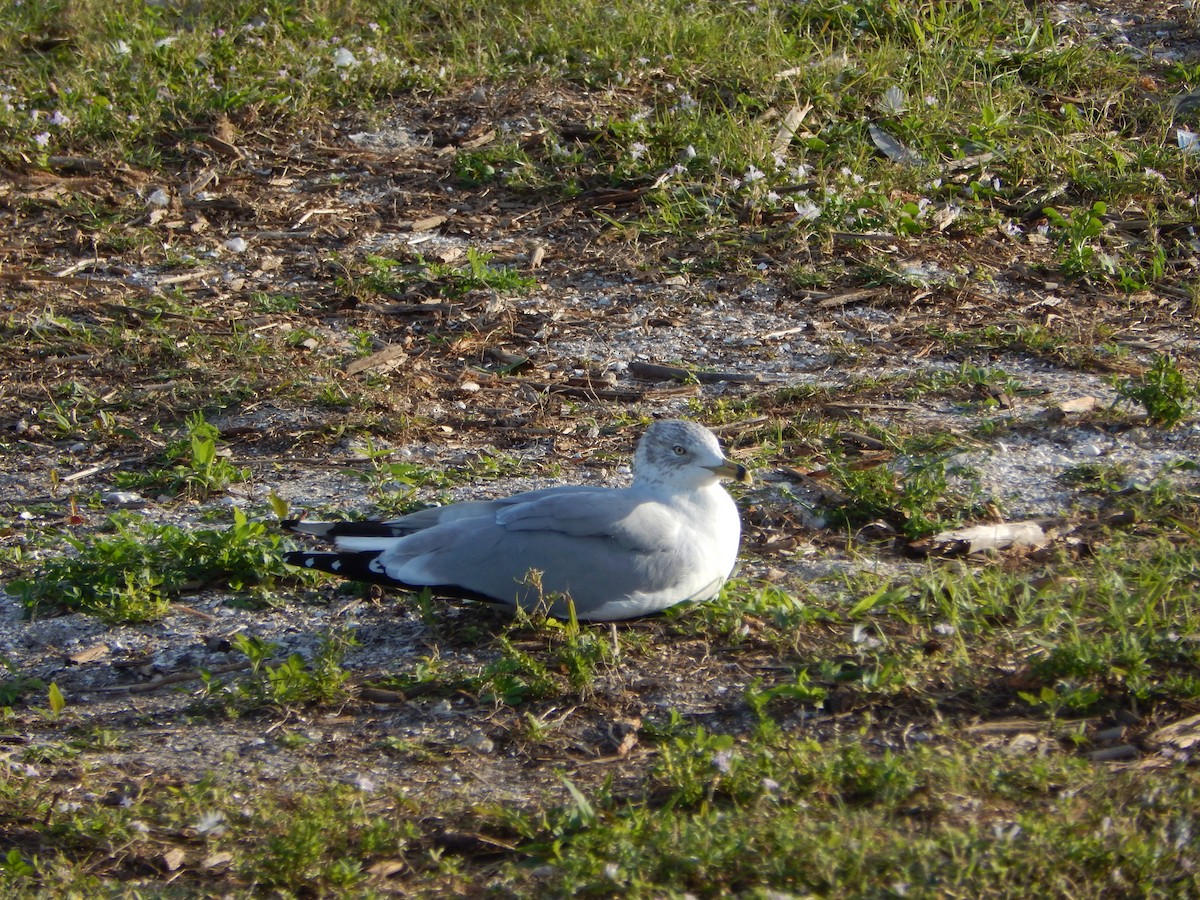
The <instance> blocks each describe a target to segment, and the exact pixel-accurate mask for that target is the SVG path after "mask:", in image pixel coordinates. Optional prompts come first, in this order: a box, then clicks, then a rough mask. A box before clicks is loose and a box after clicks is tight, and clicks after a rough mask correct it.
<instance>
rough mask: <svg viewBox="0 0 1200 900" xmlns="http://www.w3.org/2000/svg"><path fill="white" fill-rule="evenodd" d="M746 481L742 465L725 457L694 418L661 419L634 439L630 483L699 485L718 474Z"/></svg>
mask: <svg viewBox="0 0 1200 900" xmlns="http://www.w3.org/2000/svg"><path fill="white" fill-rule="evenodd" d="M721 477H725V478H732V479H734V480H735V481H741V482H749V481H750V473H749V472H747V471H746V467H745V466H743V465H740V464H739V463H735V462H732V461H730V460H728V459H726V458H725V454H724V453H722V452H721V445H720V443H718V441H717V438H716V435H714V434H713V433H712V432H711V431H709V430H708V429H707V428H704V427H703V426H701V425H697V424H696V423H695V422H685V421H683V420H681V419H662V420H659V421H657V422H655V423H654V424H652V425H651V426H650V427H649V428H647V429H646V433H645V434H644V435H642V439H641V440H640V441H639V442H638V447H637V453H636V454H635V455H634V457H633V480H634V484H661V485H664V486H671V487H677V488H684V489H688V488H700V487H703V486H705V485H707V484H710V483H712V482H713V481H715V480H717V479H718V478H721Z"/></svg>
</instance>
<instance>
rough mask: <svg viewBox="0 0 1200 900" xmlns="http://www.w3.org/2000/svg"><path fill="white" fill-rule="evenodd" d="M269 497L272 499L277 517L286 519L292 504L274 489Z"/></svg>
mask: <svg viewBox="0 0 1200 900" xmlns="http://www.w3.org/2000/svg"><path fill="white" fill-rule="evenodd" d="M267 499H268V500H270V501H271V510H272V512H274V513H275V515H276V517H277V518H280V519H286V518H287V514H288V509H289V507H290V505H289V504H288V502H287V501H286V500H284V499H283V498H282V497H280V496H279V495H278V494H277V493H275V492H274V491H271V493H270V494H268V495H267Z"/></svg>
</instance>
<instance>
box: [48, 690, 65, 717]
mask: <svg viewBox="0 0 1200 900" xmlns="http://www.w3.org/2000/svg"><path fill="white" fill-rule="evenodd" d="M49 700H50V712H52V713H54V714H55V715H56V716H57V715H58V714H59V713H61V712H62V711H63V710H64V709H65V708H66V706H67V701H66V699H65V698H64V697H63V695H62V691H60V690H59V689H58V683H57V682H51V683H50V692H49Z"/></svg>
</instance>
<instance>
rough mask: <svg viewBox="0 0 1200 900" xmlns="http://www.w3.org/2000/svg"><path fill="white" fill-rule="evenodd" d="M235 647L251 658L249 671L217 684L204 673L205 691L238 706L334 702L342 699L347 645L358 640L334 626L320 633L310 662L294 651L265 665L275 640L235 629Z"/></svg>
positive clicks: (274, 648) (255, 706)
mask: <svg viewBox="0 0 1200 900" xmlns="http://www.w3.org/2000/svg"><path fill="white" fill-rule="evenodd" d="M233 646H234V649H236V650H238V651H239V652H240V653H242V654H244V655H245V656H246V658H247V659H248V660H249V662H250V674H249V675H248V676H247V677H245V678H242V679H239V680H237V681H234V682H232V684H221V683H219V682H217V681H215V680H214V679H213V678H212V677H211V676H210V675H206V676H205V677H204V679H203V680H204V687H205V695H206V697H207V698H208V699H210V700H218V701H220V702H222V703H224V704H225V705H226V706H228V707H230V708H232V709H236V710H239V711H248V710H254V709H259V708H261V707H264V706H274V707H289V706H298V705H299V706H333V705H335V704H336V703H338V702H340V701H341V700H343V699H345V696H346V691H345V683H346V679H347V678H349V673H348V672H347V671H346V670H345V669H343V668H342V665H341V663H342V660H343V659H344V658H345V654H346V651H347V650H349V649H350V648H352V647H355V646H357V641H356V640H355V638H354V635H353V634H351V633H350V632H349V631H346V630H344V629H334V630H331V631H329V632H328V633H327V634H325V635H324V636H323V637H322V639H321V647H320V649H319V650H318V651H317V654H316V656H315V657H314V658H313V660H312V662H311V663H308V662H306V661H305V660H304V657H302V656H300V655H299V654H298V653H293V654H291V655H290V656H288V658H287V659H285V660H283V661H281V662H278V663H276V664H275V665H269V664H268V661H269V660H270V659H271V658H272V657H273V656H274V655H275V653H276V652H277V651H278V649H279V647H278V645H277V644H274V643H271V642H268V641H263V640H260V639H259V638H257V637H254V636H253V635H247V634H242V633H239V634H238V635H236V636H235V637H234V639H233Z"/></svg>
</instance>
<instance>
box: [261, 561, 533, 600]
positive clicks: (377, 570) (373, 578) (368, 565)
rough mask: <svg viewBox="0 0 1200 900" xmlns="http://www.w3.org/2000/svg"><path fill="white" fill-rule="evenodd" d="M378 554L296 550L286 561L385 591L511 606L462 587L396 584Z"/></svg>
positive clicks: (300, 567) (397, 582) (403, 582)
mask: <svg viewBox="0 0 1200 900" xmlns="http://www.w3.org/2000/svg"><path fill="white" fill-rule="evenodd" d="M380 552H381V551H379V550H360V551H345V552H342V553H313V552H310V551H307V550H293V551H291V552H289V553H285V554H283V561H284V562H285V563H287V564H288V565H289V566H296V567H297V568H299V569H308V570H309V571H317V572H325V573H327V574H329V575H336V576H338V577H339V578H348V579H350V580H351V581H367V582H370V583H372V584H382V585H384V586H385V587H391V588H398V589H400V590H404V591H414V592H420V591H423V590H426V589H428V590H429V591H431V592H432V593H433V595H434V596H435V597H442V598H445V599H454V600H477V601H479V602H481V603H488V604H501V605H503V606H511V605H512V603H505V602H504V601H503V600H500V599H497V598H496V597H490V596H488V595H487V594H481V593H480V592H479V591H473V590H471V589H470V588H464V587H459V586H458V585H456V584H409V583H407V582H405V581H397V580H396V579H395V578H392V577H391V576H390V575H388V574H387V573H386V572H384V571H383V567H382V566H380V565H379V564H378V562H376V560H377V559H378V558H379V554H380Z"/></svg>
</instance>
